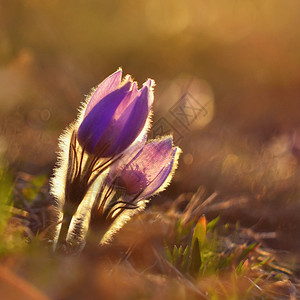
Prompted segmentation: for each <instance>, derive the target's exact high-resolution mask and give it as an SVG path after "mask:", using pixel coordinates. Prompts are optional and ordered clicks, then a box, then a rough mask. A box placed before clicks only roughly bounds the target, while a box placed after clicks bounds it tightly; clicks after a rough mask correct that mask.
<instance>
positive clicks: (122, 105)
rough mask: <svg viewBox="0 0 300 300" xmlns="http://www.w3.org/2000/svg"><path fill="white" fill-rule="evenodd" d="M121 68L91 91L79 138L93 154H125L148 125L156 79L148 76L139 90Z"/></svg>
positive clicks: (79, 130) (108, 155) (104, 155)
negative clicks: (123, 77)
mask: <svg viewBox="0 0 300 300" xmlns="http://www.w3.org/2000/svg"><path fill="white" fill-rule="evenodd" d="M121 78H122V70H121V69H119V70H118V71H116V72H115V73H113V74H112V75H110V76H109V77H107V78H106V79H105V80H104V81H102V82H101V83H100V85H99V86H98V87H97V89H96V90H95V92H94V93H93V94H92V96H91V98H90V100H89V102H88V104H87V106H86V109H85V112H84V118H83V121H82V123H81V124H80V126H79V129H78V133H77V137H78V141H79V143H80V145H81V146H82V147H84V149H85V150H86V151H87V152H88V153H90V154H95V155H98V156H101V157H110V156H115V155H118V154H120V153H122V152H123V151H124V150H125V149H126V148H128V147H129V146H130V145H131V144H132V143H133V142H134V141H135V139H136V138H137V137H138V136H139V134H140V133H141V132H142V130H143V129H144V128H145V126H146V121H147V119H148V117H149V114H150V110H151V107H152V104H153V90H152V87H153V85H154V81H153V80H151V79H148V80H147V81H146V82H145V83H144V84H143V87H142V88H141V89H140V90H138V89H137V83H136V82H133V81H132V78H131V77H130V76H126V77H125V79H124V80H123V82H121Z"/></svg>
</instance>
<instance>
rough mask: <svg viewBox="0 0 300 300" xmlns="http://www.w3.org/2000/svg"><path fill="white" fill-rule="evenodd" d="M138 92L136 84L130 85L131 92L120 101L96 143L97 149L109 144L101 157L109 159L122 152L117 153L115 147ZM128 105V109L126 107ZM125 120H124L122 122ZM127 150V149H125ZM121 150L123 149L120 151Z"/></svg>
mask: <svg viewBox="0 0 300 300" xmlns="http://www.w3.org/2000/svg"><path fill="white" fill-rule="evenodd" d="M137 93H138V91H137V86H136V83H135V82H133V83H132V88H131V90H130V91H129V92H128V93H127V95H126V97H125V98H124V99H123V100H122V102H121V103H120V105H119V106H118V108H117V109H116V111H115V113H114V114H113V116H112V118H111V121H110V122H109V125H108V126H107V128H106V130H105V132H104V133H103V135H102V136H101V138H100V139H99V141H98V144H99V147H100V146H101V145H104V144H109V145H111V147H109V148H108V149H107V150H106V151H104V153H103V154H102V156H103V157H110V156H115V155H118V154H120V153H121V152H122V151H119V150H118V149H117V148H118V147H116V146H115V145H116V142H117V140H118V139H119V136H120V134H121V133H122V130H123V127H124V122H125V121H126V120H127V118H128V114H129V113H128V111H130V110H132V107H133V105H134V104H133V103H132V102H133V99H134V98H135V97H136V95H137ZM128 105H129V107H127V106H128ZM124 119H125V120H124ZM126 148H127V147H126ZM122 150H123V149H122Z"/></svg>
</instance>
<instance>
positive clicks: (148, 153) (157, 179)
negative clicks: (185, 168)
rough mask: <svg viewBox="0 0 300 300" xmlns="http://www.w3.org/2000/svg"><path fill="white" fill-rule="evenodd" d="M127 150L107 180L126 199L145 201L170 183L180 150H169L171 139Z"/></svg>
mask: <svg viewBox="0 0 300 300" xmlns="http://www.w3.org/2000/svg"><path fill="white" fill-rule="evenodd" d="M131 148H132V150H131V152H130V148H129V152H130V153H129V156H126V157H125V158H124V159H121V160H120V161H119V162H117V164H115V165H114V166H112V168H111V170H110V174H109V177H108V180H109V182H112V181H115V183H116V185H117V186H118V187H121V188H124V189H125V190H126V195H127V196H129V197H132V196H135V195H138V198H139V199H146V198H148V197H150V196H151V195H152V194H155V193H158V192H160V191H161V190H163V189H164V188H165V187H166V186H167V184H168V183H169V182H170V180H171V177H172V175H173V171H174V169H175V168H176V166H177V160H178V156H179V154H180V151H181V150H180V148H178V147H173V146H172V137H167V138H163V139H161V140H153V141H151V142H149V143H147V144H146V145H144V147H142V148H141V149H140V150H139V151H137V146H133V147H131Z"/></svg>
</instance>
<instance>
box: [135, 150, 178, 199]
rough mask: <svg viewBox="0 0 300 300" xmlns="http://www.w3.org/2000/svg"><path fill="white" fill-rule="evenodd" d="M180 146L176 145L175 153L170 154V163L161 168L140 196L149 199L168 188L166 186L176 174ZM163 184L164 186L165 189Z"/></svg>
mask: <svg viewBox="0 0 300 300" xmlns="http://www.w3.org/2000/svg"><path fill="white" fill-rule="evenodd" d="M180 151H181V150H180V148H178V147H175V148H174V149H173V153H172V154H171V156H170V158H169V159H170V163H169V164H168V165H167V166H165V167H164V168H162V169H161V171H160V172H159V174H158V175H157V176H156V177H155V178H154V179H153V180H152V182H151V183H149V185H148V186H147V187H146V189H145V190H144V191H143V193H142V194H141V196H140V198H142V199H147V198H148V197H150V196H151V195H153V194H156V193H158V192H159V191H162V190H164V189H165V188H166V186H167V185H168V184H169V182H170V181H171V179H172V177H173V175H174V169H175V168H176V167H177V161H178V158H179V154H180ZM162 186H163V187H164V188H163V189H161V188H162Z"/></svg>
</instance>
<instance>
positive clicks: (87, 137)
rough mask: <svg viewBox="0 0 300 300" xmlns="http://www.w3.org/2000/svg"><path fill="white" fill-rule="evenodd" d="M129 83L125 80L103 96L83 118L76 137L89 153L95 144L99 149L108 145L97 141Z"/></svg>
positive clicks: (126, 90)
mask: <svg viewBox="0 0 300 300" xmlns="http://www.w3.org/2000/svg"><path fill="white" fill-rule="evenodd" d="M131 84H132V83H131V82H127V83H125V84H124V85H123V86H122V87H121V88H119V89H117V90H115V91H113V92H112V93H110V94H108V95H107V96H105V97H104V98H103V99H102V100H101V101H100V102H98V103H97V104H96V105H95V106H94V108H93V109H92V110H91V111H90V112H89V114H88V115H87V116H86V117H85V118H84V119H83V121H82V123H81V125H80V127H79V129H78V133H77V137H78V141H79V143H80V144H81V146H86V150H87V151H88V152H89V153H94V152H95V151H97V150H96V146H97V148H99V149H100V148H101V147H105V146H108V145H104V144H102V145H99V144H98V142H99V140H100V138H101V137H102V135H103V133H104V132H105V130H106V129H107V127H108V125H109V124H110V122H111V120H112V117H113V115H114V113H115V111H116V110H117V108H118V106H119V105H120V103H121V102H122V100H123V99H124V98H125V97H126V96H127V94H128V92H129V90H130V87H131ZM94 154H95V153H94Z"/></svg>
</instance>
